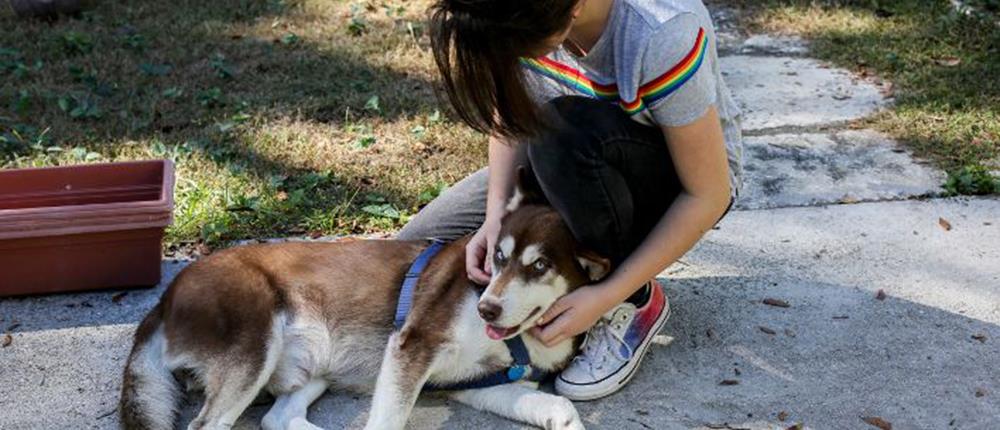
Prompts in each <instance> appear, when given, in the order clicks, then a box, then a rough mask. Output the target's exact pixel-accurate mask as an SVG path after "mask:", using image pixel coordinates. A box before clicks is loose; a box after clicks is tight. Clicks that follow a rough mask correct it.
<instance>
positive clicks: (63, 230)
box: [0, 160, 174, 296]
mask: <svg viewBox="0 0 1000 430" xmlns="http://www.w3.org/2000/svg"><path fill="white" fill-rule="evenodd" d="M173 187H174V166H173V164H172V163H171V162H170V161H167V160H157V161H139V162H128V163H110V164H86V165H79V166H67V167H47V168H40V169H16V170H3V171H0V296H13V295H22V294H37V293H53V292H63V291H80V290H91V289H101V288H119V287H141V286H152V285H156V284H157V283H158V282H159V281H160V252H161V244H162V241H163V229H164V228H165V227H166V226H167V225H169V224H170V222H171V220H172V218H171V217H172V213H173Z"/></svg>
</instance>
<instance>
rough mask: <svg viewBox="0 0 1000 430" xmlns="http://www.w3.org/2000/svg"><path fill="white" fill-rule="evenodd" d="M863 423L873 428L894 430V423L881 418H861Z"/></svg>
mask: <svg viewBox="0 0 1000 430" xmlns="http://www.w3.org/2000/svg"><path fill="white" fill-rule="evenodd" d="M861 421H864V422H865V423H867V424H868V425H870V426H872V427H878V428H880V429H882V430H892V423H890V422H888V421H886V420H884V419H882V418H880V417H861Z"/></svg>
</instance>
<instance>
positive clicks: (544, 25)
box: [429, 0, 579, 136]
mask: <svg viewBox="0 0 1000 430" xmlns="http://www.w3.org/2000/svg"><path fill="white" fill-rule="evenodd" d="M578 1H579V0H437V1H436V2H435V3H434V5H432V6H431V7H430V10H429V14H430V24H431V30H430V36H431V46H432V49H433V51H434V60H435V62H436V63H437V66H438V69H439V70H440V71H441V78H442V81H443V84H444V90H445V92H446V93H447V96H448V100H449V101H450V102H451V105H452V107H454V109H455V111H456V113H457V114H458V116H459V117H460V118H461V119H462V121H463V122H465V123H466V124H468V125H469V126H470V127H472V128H474V129H476V130H478V131H480V132H483V133H490V134H497V135H502V136H525V135H531V134H534V133H535V132H537V131H538V130H539V129H540V128H541V126H542V124H541V121H540V120H539V117H538V115H537V112H536V107H535V104H534V103H533V101H532V99H531V98H530V96H529V95H528V89H527V88H526V84H525V79H524V75H523V71H522V69H521V65H520V60H519V59H520V57H523V56H529V55H538V54H540V52H539V50H540V49H542V48H543V44H544V42H545V41H546V39H548V38H550V37H552V36H554V35H556V34H558V33H559V32H560V31H562V30H565V29H566V28H567V27H569V25H570V23H571V21H572V12H573V6H574V5H576V3H577V2H578Z"/></svg>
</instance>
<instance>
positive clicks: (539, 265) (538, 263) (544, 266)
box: [531, 259, 549, 272]
mask: <svg viewBox="0 0 1000 430" xmlns="http://www.w3.org/2000/svg"><path fill="white" fill-rule="evenodd" d="M531 268H532V269H534V270H535V271H536V272H544V271H546V270H548V269H549V263H548V262H547V261H545V260H542V259H538V260H535V262H534V263H531Z"/></svg>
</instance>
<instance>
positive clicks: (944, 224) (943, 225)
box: [938, 218, 951, 231]
mask: <svg viewBox="0 0 1000 430" xmlns="http://www.w3.org/2000/svg"><path fill="white" fill-rule="evenodd" d="M938 224H940V225H941V228H943V229H944V231H951V223H950V222H948V220H946V219H944V218H938Z"/></svg>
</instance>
